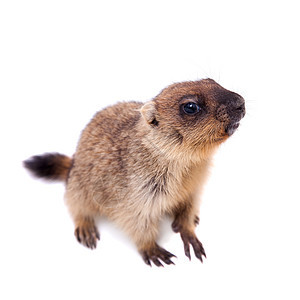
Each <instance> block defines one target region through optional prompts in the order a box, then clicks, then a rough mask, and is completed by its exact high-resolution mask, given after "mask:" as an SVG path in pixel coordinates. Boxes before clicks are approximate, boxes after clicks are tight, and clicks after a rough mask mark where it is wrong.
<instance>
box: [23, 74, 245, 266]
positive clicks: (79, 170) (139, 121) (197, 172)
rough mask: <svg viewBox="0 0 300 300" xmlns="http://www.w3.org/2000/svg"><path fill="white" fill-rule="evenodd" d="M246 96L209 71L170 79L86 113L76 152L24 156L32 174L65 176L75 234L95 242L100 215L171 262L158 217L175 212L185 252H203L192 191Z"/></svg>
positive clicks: (146, 254) (147, 254)
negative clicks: (143, 96)
mask: <svg viewBox="0 0 300 300" xmlns="http://www.w3.org/2000/svg"><path fill="white" fill-rule="evenodd" d="M244 115H245V101H244V99H243V98H242V97H241V96H240V95H238V94H237V93H234V92H231V91H229V90H226V89H225V88H223V87H222V86H221V85H219V84H218V83H216V82H215V81H214V80H212V79H202V80H197V81H187V82H180V83H175V84H172V85H170V86H168V87H166V88H165V89H163V90H162V91H161V92H160V93H159V94H158V95H157V96H156V97H155V98H153V99H152V100H150V101H148V102H146V103H142V102H121V103H117V104H115V105H112V106H110V107H107V108H105V109H103V110H101V111H99V112H98V113H96V115H95V116H94V117H93V118H92V120H91V121H90V123H89V124H88V125H87V126H86V128H85V129H84V130H83V132H82V134H81V137H80V140H79V143H78V146H77V149H76V152H75V154H74V156H73V157H72V158H71V157H68V156H65V155H63V154H59V153H46V154H44V155H38V156H33V157H31V158H29V159H28V160H26V161H24V166H25V167H26V168H27V169H28V170H30V171H31V172H32V173H33V174H34V175H35V176H36V177H40V178H44V179H49V180H60V181H64V182H65V184H66V192H65V199H66V203H67V206H68V208H69V210H70V213H71V216H72V217H73V220H74V223H75V236H76V238H77V240H78V241H79V242H80V243H82V244H83V245H85V246H87V247H89V248H91V249H93V248H95V247H96V245H97V240H99V239H100V235H99V232H98V228H97V227H96V225H95V221H94V218H95V217H97V216H101V215H104V216H106V217H107V218H109V219H110V220H112V221H114V222H115V223H117V224H118V225H119V226H120V227H121V228H122V229H123V230H124V231H125V232H126V233H127V234H128V235H129V236H130V237H131V239H132V240H133V241H134V242H135V244H136V246H137V249H138V251H139V252H140V254H141V255H142V258H143V260H144V261H145V263H146V264H148V265H151V262H152V263H154V264H155V265H157V266H162V265H163V263H165V264H173V261H172V257H173V256H175V255H173V254H172V253H170V252H168V251H166V250H165V249H163V248H162V247H160V246H159V245H158V244H157V243H156V239H157V235H158V227H159V223H160V220H161V219H162V218H163V217H164V216H165V215H170V216H171V217H172V218H174V221H173V223H172V228H173V231H175V232H178V233H180V235H181V238H182V241H183V245H184V252H185V254H186V256H187V257H188V258H189V259H190V258H191V255H190V245H191V246H192V247H193V249H194V253H195V255H196V257H197V258H198V259H200V260H201V262H202V261H203V257H206V254H205V251H204V248H203V246H202V243H201V242H200V241H199V240H198V238H197V237H196V235H195V227H196V225H197V224H198V223H199V217H198V206H199V204H198V200H197V199H198V198H199V197H198V194H199V193H200V192H201V189H202V187H203V185H204V183H205V181H206V177H207V172H208V169H209V166H210V162H211V159H212V156H213V154H214V152H215V150H216V149H217V148H218V146H219V145H220V144H221V143H223V142H224V141H225V140H227V138H228V137H229V136H231V135H232V134H233V133H234V131H235V130H236V129H237V127H238V126H239V122H240V120H241V119H242V118H243V117H244Z"/></svg>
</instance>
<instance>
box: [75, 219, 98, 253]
mask: <svg viewBox="0 0 300 300" xmlns="http://www.w3.org/2000/svg"><path fill="white" fill-rule="evenodd" d="M75 236H76V238H77V241H78V242H79V243H81V244H83V245H84V246H86V247H88V248H90V249H95V248H96V246H97V240H100V234H99V231H98V229H97V227H96V225H95V221H94V219H93V218H92V217H82V216H81V217H77V218H76V220H75Z"/></svg>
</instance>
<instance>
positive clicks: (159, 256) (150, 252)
mask: <svg viewBox="0 0 300 300" xmlns="http://www.w3.org/2000/svg"><path fill="white" fill-rule="evenodd" d="M140 253H141V255H142V257H143V260H144V262H145V263H146V264H147V265H149V266H150V267H151V261H152V262H153V263H154V264H155V265H156V266H158V267H163V266H164V265H163V264H162V263H161V262H164V263H165V264H167V265H170V264H172V265H174V263H173V262H172V260H171V257H176V256H175V255H174V254H172V253H170V252H168V251H167V250H165V249H163V248H161V247H159V246H158V245H157V244H155V246H154V247H152V248H150V249H147V250H141V251H140Z"/></svg>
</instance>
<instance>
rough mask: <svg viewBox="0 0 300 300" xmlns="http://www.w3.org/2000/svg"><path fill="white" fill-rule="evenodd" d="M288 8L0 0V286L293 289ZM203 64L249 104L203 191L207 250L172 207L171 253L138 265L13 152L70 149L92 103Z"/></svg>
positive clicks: (250, 292) (2, 290)
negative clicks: (77, 220)
mask: <svg viewBox="0 0 300 300" xmlns="http://www.w3.org/2000/svg"><path fill="white" fill-rule="evenodd" d="M108 3H109V4H108ZM299 23H300V22H299V8H298V6H297V3H296V1H263V0H261V1H187V0H185V1H153V0H152V1H147V2H146V1H129V0H126V1H74V0H73V1H64V0H59V1H55V0H52V1H14V0H9V1H5V0H4V1H1V4H0V43H1V47H0V99H1V110H0V116H1V117H0V122H1V124H0V125H1V126H0V130H1V135H0V141H1V147H0V149H1V150H0V151H1V157H0V159H1V161H0V165H1V175H0V176H1V199H0V206H1V207H0V230H1V238H0V243H1V244H0V275H1V280H0V298H1V299H204V300H206V299H300V291H299V290H300V287H299V283H300V271H299V270H300V260H299V255H300V245H299V244H300V243H299V229H300V217H299V212H300V211H299V210H300V205H299V201H300V195H299V194H300V193H299V184H300V183H299V170H300V163H299V150H300V147H299V141H298V140H299V130H300V127H299V121H298V119H299V117H298V114H299V109H300V105H299V102H300V99H299V67H300V65H299V52H300V48H299V27H300V24H299ZM205 77H211V78H214V79H215V80H217V81H218V82H219V83H220V84H222V85H223V86H224V87H226V88H228V89H231V90H233V91H235V92H238V93H240V94H241V95H242V96H243V97H244V98H245V99H246V103H247V116H246V117H245V119H244V120H243V121H242V123H241V126H240V128H239V130H238V131H237V132H236V133H235V135H234V136H233V137H232V138H230V140H228V141H227V142H226V143H225V144H224V145H222V146H221V147H220V149H219V152H218V154H217V155H216V157H215V164H214V165H215V166H214V167H213V169H212V172H211V176H210V180H209V183H208V184H207V185H206V189H205V192H204V194H203V197H202V199H203V202H202V206H201V224H200V227H199V228H198V229H197V234H198V236H199V238H200V240H201V241H202V242H203V244H204V246H205V250H206V252H207V259H206V260H205V261H204V263H203V264H201V263H200V262H199V261H197V260H196V259H195V258H194V257H193V258H192V261H191V262H190V261H188V259H187V258H186V257H185V256H184V253H183V247H182V243H181V240H180V238H179V236H178V235H176V234H173V233H172V232H171V229H170V220H168V221H166V222H165V223H164V224H163V225H162V234H161V237H160V240H159V243H160V244H161V245H162V246H163V247H165V248H166V249H167V250H169V251H171V252H173V253H175V254H176V255H177V257H178V258H177V259H175V260H174V261H175V262H176V266H168V267H165V268H156V267H152V268H149V267H148V266H146V265H145V264H144V263H143V261H142V259H141V258H140V256H139V254H138V253H137V251H136V249H135V246H134V245H133V244H132V243H131V241H130V240H129V239H128V238H127V236H125V235H124V234H123V233H122V232H121V231H120V230H119V229H118V228H116V227H114V225H113V224H111V223H109V222H107V221H101V222H100V224H99V229H100V232H101V241H100V243H99V244H98V248H97V249H96V250H94V251H90V250H88V249H86V248H84V247H82V246H81V245H79V244H78V243H77V242H76V240H75V238H74V236H73V230H74V228H73V223H72V220H71V218H70V216H69V214H68V211H67V208H66V206H65V205H64V202H63V193H64V187H63V185H62V184H44V183H43V182H41V181H36V180H33V179H32V178H31V177H30V176H28V174H27V172H26V171H25V170H23V168H22V164H21V162H22V160H24V159H26V158H28V157H29V156H31V155H34V154H40V153H43V152H51V151H58V152H62V153H65V154H67V155H72V154H73V152H74V150H75V147H76V144H77V141H78V138H79V135H80V132H81V130H82V129H83V128H84V126H85V125H86V123H87V122H88V121H89V120H90V118H91V117H92V116H93V114H94V113H95V112H96V111H97V110H99V109H101V108H103V107H105V106H107V105H109V104H113V103H115V102H117V101H119V100H142V101H146V100H148V99H151V98H152V97H154V96H155V95H156V94H157V93H158V92H159V91H160V90H161V89H162V88H164V87H165V86H167V85H168V84H170V83H173V82H177V81H184V80H196V79H201V78H205Z"/></svg>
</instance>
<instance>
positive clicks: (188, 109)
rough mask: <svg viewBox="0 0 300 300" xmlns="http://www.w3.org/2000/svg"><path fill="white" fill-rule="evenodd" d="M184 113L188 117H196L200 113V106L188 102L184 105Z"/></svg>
mask: <svg viewBox="0 0 300 300" xmlns="http://www.w3.org/2000/svg"><path fill="white" fill-rule="evenodd" d="M183 111H184V112H185V113H186V114H188V115H194V114H196V113H198V112H199V111H200V106H199V105H198V104H197V103H195V102H188V103H186V104H184V105H183Z"/></svg>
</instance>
